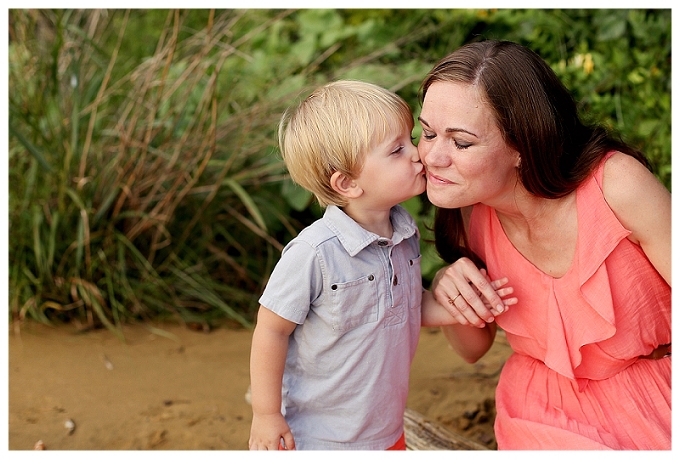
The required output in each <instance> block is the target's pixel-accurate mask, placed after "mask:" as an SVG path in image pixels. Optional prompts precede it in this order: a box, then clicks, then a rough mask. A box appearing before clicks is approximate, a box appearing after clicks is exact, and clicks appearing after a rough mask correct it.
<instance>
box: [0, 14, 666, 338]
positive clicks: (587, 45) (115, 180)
mask: <svg viewBox="0 0 680 459" xmlns="http://www.w3.org/2000/svg"><path fill="white" fill-rule="evenodd" d="M670 16H671V15H670V10H474V9H471V10H418V9H415V10H370V9H357V10H332V9H323V10H321V9H319V10H260V9H257V10H226V11H214V10H184V11H167V10H133V11H123V10H10V14H9V22H10V28H9V32H10V43H9V53H8V54H9V85H10V97H9V102H10V107H9V108H10V123H9V129H10V142H9V189H10V200H9V223H10V225H9V231H10V241H11V244H10V247H9V260H10V271H9V282H10V294H9V300H10V315H11V317H12V318H13V319H14V320H23V319H25V318H31V319H34V320H40V321H43V322H48V323H49V322H57V321H74V322H77V323H80V324H82V325H83V326H97V325H99V324H104V325H106V326H107V327H109V328H110V329H111V330H113V331H114V332H115V331H116V330H117V326H118V325H119V324H121V323H124V322H126V321H131V320H149V319H168V318H174V319H176V320H180V321H184V322H194V323H198V324H202V325H203V326H210V324H211V323H213V322H216V321H219V320H224V319H229V320H233V321H236V322H238V323H239V324H241V325H242V326H245V327H249V326H251V324H252V320H253V316H254V313H255V311H256V308H257V299H258V297H259V294H260V292H261V289H262V287H263V286H264V283H265V282H266V280H267V278H268V275H269V273H270V272H271V269H272V268H273V266H274V263H275V262H276V261H277V259H278V255H279V253H280V250H281V248H282V247H283V245H284V244H285V243H286V242H287V241H289V240H290V239H291V238H292V237H294V236H295V235H296V234H297V232H298V231H299V230H300V229H301V228H302V227H304V226H305V225H306V224H308V223H310V222H311V221H312V220H313V219H315V218H318V217H319V216H320V214H321V211H320V209H319V208H318V206H317V205H316V204H315V203H314V201H313V200H312V199H311V196H310V195H309V193H307V192H306V191H304V190H301V189H300V188H299V187H297V186H295V185H293V184H292V182H291V181H290V179H289V178H288V177H287V175H286V171H285V168H284V167H283V165H282V162H281V161H280V158H279V156H278V151H277V145H276V128H277V123H278V120H279V117H280V115H281V113H282V112H283V110H284V109H285V108H286V107H287V106H288V105H290V104H292V103H293V102H295V101H296V100H298V99H299V98H300V97H303V96H304V95H306V94H307V93H308V92H309V91H311V90H312V88H314V87H316V86H317V85H319V84H322V83H325V82H327V81H330V80H334V79H338V78H355V79H361V80H366V81H371V82H374V83H377V84H380V85H382V86H385V87H387V88H389V89H392V90H394V91H397V92H398V93H399V94H400V95H402V96H403V97H404V98H405V99H406V100H407V101H408V102H409V103H410V104H411V106H412V107H413V109H414V113H415V114H416V115H417V113H418V112H419V107H418V102H417V101H418V98H417V96H418V89H419V85H420V82H421V80H422V78H423V76H424V75H425V73H426V72H427V71H428V70H429V69H430V68H431V66H432V65H433V64H434V62H436V61H437V60H438V59H439V58H441V57H443V56H444V55H445V54H447V53H448V52H450V51H452V50H453V49H455V48H457V47H458V46H460V45H461V44H463V43H465V42H468V41H471V40H476V39H479V38H480V37H486V38H506V39H511V40H515V41H518V42H520V43H523V44H525V45H527V46H529V47H531V48H532V49H535V50H536V51H537V52H539V54H541V55H542V56H543V57H544V58H545V59H546V60H547V61H548V62H549V63H550V64H551V65H552V66H553V68H554V69H555V70H556V71H557V72H558V74H559V75H560V77H561V78H562V79H563V80H564V81H565V83H566V85H567V86H568V87H569V88H570V89H571V90H572V91H573V93H574V96H575V97H576V98H577V99H578V100H579V101H580V103H581V109H582V112H583V114H584V116H587V117H589V118H590V119H593V120H597V121H601V122H604V123H606V124H608V125H609V126H611V127H612V128H615V129H617V130H620V131H621V133H622V134H623V135H624V138H625V139H626V140H629V141H631V142H632V143H634V144H636V145H637V146H639V147H640V148H641V149H643V151H645V152H646V153H648V154H649V155H650V157H651V159H652V162H653V164H654V168H655V172H656V173H657V174H658V175H659V177H660V178H661V179H662V181H663V182H664V183H665V184H666V186H668V187H669V188H670V176H671V166H670V84H671V83H670V81H671V79H670V69H671V63H670V55H671V54H670V53H671V51H670ZM415 134H416V135H417V134H418V132H416V133H415ZM405 205H406V207H407V208H408V209H409V210H410V211H411V212H412V213H413V214H414V215H416V216H417V220H418V221H419V225H420V228H421V233H422V234H423V236H424V241H423V245H422V246H423V253H424V257H423V276H424V279H425V281H426V283H427V282H429V280H430V279H431V278H432V275H433V274H434V272H435V271H436V269H437V268H438V267H439V266H441V261H440V260H439V259H438V257H437V256H436V255H435V253H434V250H433V246H432V244H429V243H428V242H427V239H428V238H431V233H430V232H429V230H428V224H429V222H430V221H431V218H432V207H431V205H429V203H428V202H427V200H426V198H425V197H424V196H423V197H419V198H414V199H412V200H410V201H408V202H407V203H405Z"/></svg>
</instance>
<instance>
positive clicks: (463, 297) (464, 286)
mask: <svg viewBox="0 0 680 459" xmlns="http://www.w3.org/2000/svg"><path fill="white" fill-rule="evenodd" d="M507 283H508V279H507V278H502V279H497V280H494V281H491V279H489V276H488V275H487V273H486V270H485V269H481V270H480V269H478V268H477V266H475V264H474V263H473V262H472V261H471V260H470V259H469V258H460V259H458V260H456V261H455V262H454V263H453V264H451V265H449V266H447V267H445V268H442V269H441V270H439V272H437V274H436V275H435V278H434V280H433V281H432V289H431V290H432V293H433V295H434V297H435V299H436V300H437V301H438V302H439V303H440V304H441V305H443V306H444V307H445V308H446V310H447V311H449V313H450V314H451V315H452V316H453V317H454V319H455V320H456V321H458V323H460V324H462V325H473V326H475V327H479V328H483V327H484V326H486V324H487V323H491V322H493V321H494V318H495V316H497V315H499V314H502V313H503V312H505V311H507V309H508V306H510V305H513V304H516V303H517V298H504V299H503V298H502V297H507V295H510V294H511V293H512V292H513V288H512V287H503V286H504V285H506V284H507Z"/></svg>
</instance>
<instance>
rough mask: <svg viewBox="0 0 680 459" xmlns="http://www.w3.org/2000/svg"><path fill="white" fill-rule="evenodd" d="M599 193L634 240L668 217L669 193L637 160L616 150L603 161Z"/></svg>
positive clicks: (668, 218)
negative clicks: (600, 191) (630, 232)
mask: <svg viewBox="0 0 680 459" xmlns="http://www.w3.org/2000/svg"><path fill="white" fill-rule="evenodd" d="M602 194H603V195H604V199H605V201H607V204H608V205H609V207H610V208H611V209H612V211H613V212H614V214H615V215H616V217H617V218H618V219H619V221H620V222H621V224H622V225H623V226H624V227H625V228H627V229H628V230H630V231H632V232H633V234H632V235H631V237H630V239H631V240H633V241H634V242H639V240H640V239H641V238H642V239H646V238H647V237H648V235H651V234H656V233H657V231H659V230H660V228H656V230H655V229H654V228H653V227H655V226H661V227H663V226H665V224H666V220H670V207H671V195H670V192H669V191H668V190H667V189H666V187H664V186H663V184H662V183H661V182H660V181H659V180H658V179H657V178H656V176H655V175H654V174H653V173H652V172H651V171H650V170H649V169H647V167H645V165H644V164H642V163H640V162H639V161H638V160H637V159H635V158H633V157H632V156H629V155H626V154H624V153H619V152H617V153H615V154H613V155H611V157H609V159H607V161H606V163H605V164H604V170H603V177H602Z"/></svg>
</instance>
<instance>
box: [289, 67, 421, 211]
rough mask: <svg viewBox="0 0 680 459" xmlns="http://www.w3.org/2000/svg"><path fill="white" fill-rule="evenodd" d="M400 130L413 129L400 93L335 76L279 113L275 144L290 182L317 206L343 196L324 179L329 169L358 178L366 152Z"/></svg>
mask: <svg viewBox="0 0 680 459" xmlns="http://www.w3.org/2000/svg"><path fill="white" fill-rule="evenodd" d="M401 129H408V130H409V131H410V130H411V129H413V114H412V113H411V109H410V107H409V106H408V104H407V103H406V102H405V101H404V100H403V99H402V98H401V97H399V96H398V95H397V94H395V93H393V92H391V91H388V90H387V89H384V88H381V87H380V86H377V85H374V84H371V83H365V82H361V81H353V80H340V81H335V82H333V83H329V84H326V85H324V86H322V87H320V88H318V89H316V90H315V91H314V92H312V94H310V95H309V96H308V97H307V98H305V99H304V100H303V101H302V102H301V103H300V104H299V105H298V106H297V107H296V108H295V109H294V110H291V109H288V110H287V111H286V112H285V113H284V114H283V117H282V118H281V122H280V123H279V148H280V149H281V155H282V157H283V160H284V162H285V163H286V167H287V168H288V172H289V173H290V176H291V178H292V179H293V181H294V182H295V183H297V184H298V185H300V186H302V187H303V188H305V189H307V190H308V191H311V192H312V193H313V194H314V196H316V199H317V200H318V201H319V204H320V205H321V206H322V207H326V206H328V205H331V204H334V205H336V206H339V207H343V206H345V205H346V204H347V201H346V199H345V198H344V197H343V196H341V195H339V194H338V193H337V192H335V190H333V188H332V187H331V184H330V178H331V176H332V175H333V173H334V172H335V171H340V172H341V173H343V174H344V175H346V176H347V177H349V178H352V179H354V178H356V177H358V175H359V173H360V172H361V169H362V167H363V161H364V158H365V155H366V153H367V152H368V151H369V150H370V149H371V148H372V147H374V146H375V145H378V144H379V143H381V142H383V141H384V140H385V139H386V138H387V136H388V135H390V134H392V133H396V132H399V130H401Z"/></svg>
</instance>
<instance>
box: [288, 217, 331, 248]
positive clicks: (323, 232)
mask: <svg viewBox="0 0 680 459" xmlns="http://www.w3.org/2000/svg"><path fill="white" fill-rule="evenodd" d="M336 237H337V235H336V234H335V232H334V231H333V230H332V229H331V228H330V227H329V226H328V224H327V222H326V221H324V219H323V218H320V219H318V220H316V221H315V222H314V223H312V224H311V225H309V226H307V227H305V228H304V229H303V230H302V231H300V233H299V234H298V235H297V236H295V238H294V239H293V240H292V241H291V242H294V241H298V242H306V243H307V244H309V245H311V246H312V247H318V246H319V245H321V244H323V243H324V242H327V241H329V240H331V239H334V238H336Z"/></svg>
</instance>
